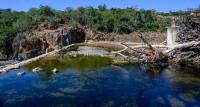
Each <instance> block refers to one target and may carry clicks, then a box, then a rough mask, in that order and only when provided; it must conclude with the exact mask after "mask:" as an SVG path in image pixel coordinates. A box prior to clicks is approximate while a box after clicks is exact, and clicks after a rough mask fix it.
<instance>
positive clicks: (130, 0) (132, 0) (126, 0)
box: [0, 0, 200, 12]
mask: <svg viewBox="0 0 200 107" xmlns="http://www.w3.org/2000/svg"><path fill="white" fill-rule="evenodd" d="M103 4H106V5H107V7H109V8H111V7H118V8H126V7H137V8H144V9H154V10H157V11H162V12H167V11H169V10H172V11H176V10H186V9H187V8H195V7H198V6H199V5H200V0H0V8H11V9H13V10H17V11H27V10H28V9H30V8H32V7H39V6H40V5H49V6H51V7H53V8H55V9H57V10H64V9H65V8H66V7H73V8H77V7H79V6H83V7H86V6H93V7H97V6H98V5H103Z"/></svg>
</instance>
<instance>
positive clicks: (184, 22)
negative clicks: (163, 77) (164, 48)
mask: <svg viewBox="0 0 200 107" xmlns="http://www.w3.org/2000/svg"><path fill="white" fill-rule="evenodd" d="M176 25H177V26H178V27H179V28H178V31H177V33H178V34H177V38H176V41H177V42H178V43H180V44H181V43H189V42H191V41H195V44H190V45H186V46H183V47H179V48H176V49H174V50H173V51H171V52H170V55H169V56H170V57H171V58H172V59H173V60H175V61H177V62H180V61H191V62H198V63H199V62H200V42H199V41H200V18H198V17H187V18H183V19H180V20H178V21H177V22H176Z"/></svg>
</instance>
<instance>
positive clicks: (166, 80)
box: [0, 57, 200, 107]
mask: <svg viewBox="0 0 200 107" xmlns="http://www.w3.org/2000/svg"><path fill="white" fill-rule="evenodd" d="M92 58H93V59H91V57H84V58H83V57H82V58H76V57H73V58H72V59H73V60H72V59H71V58H70V59H69V60H68V59H67V60H66V59H65V58H60V59H59V58H55V59H53V60H54V61H55V62H56V64H55V65H57V66H55V65H54V62H51V61H50V62H49V59H48V61H47V60H46V61H44V62H43V61H42V62H34V63H33V64H31V65H28V66H26V67H25V68H20V69H16V70H13V71H11V72H8V73H7V74H1V75H0V83H1V84H0V92H1V93H0V99H1V101H2V103H3V104H4V106H6V107H7V106H8V107H36V106H37V107H46V106H47V107H49V106H53V107H54V106H56V107H59V106H61V107H62V106H64V107H119V106H120V107H147V106H152V107H154V106H159V107H184V106H185V107H187V106H192V107H195V106H200V91H199V90H200V75H199V73H198V72H197V71H196V70H198V69H196V68H194V67H190V68H188V70H190V71H191V72H188V71H187V70H186V69H185V70H186V71H183V70H182V67H180V65H173V66H169V67H168V68H165V69H163V70H162V72H148V71H147V70H146V69H149V68H147V67H148V66H144V65H135V64H124V65H112V62H111V59H104V58H102V57H92ZM63 59H65V60H64V61H63ZM74 60H76V61H77V62H74ZM78 62H79V63H78ZM46 64H47V65H46ZM60 64H61V65H60ZM51 65H53V67H52V66H51ZM83 65H84V66H83ZM38 66H39V67H42V68H44V69H45V70H44V71H42V72H40V73H33V72H31V70H32V68H34V67H38ZM54 67H56V68H58V69H59V71H60V72H59V73H57V74H53V73H50V74H48V72H51V69H52V68H54ZM49 68H50V69H49ZM186 68H187V67H186ZM193 68H194V70H193ZM19 71H25V72H26V75H24V76H21V77H17V76H16V73H17V72H19ZM46 72H47V73H46ZM0 104H1V103H0ZM0 107H1V106H0Z"/></svg>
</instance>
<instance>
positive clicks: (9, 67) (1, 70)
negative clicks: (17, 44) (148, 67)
mask: <svg viewBox="0 0 200 107" xmlns="http://www.w3.org/2000/svg"><path fill="white" fill-rule="evenodd" d="M192 43H195V42H189V43H184V44H192ZM197 43H199V42H197ZM125 44H128V45H131V46H130V47H131V48H143V47H147V46H146V45H142V44H140V43H129V42H127V43H125ZM184 44H179V45H177V47H180V46H182V45H184ZM76 45H77V46H81V45H86V46H87V45H91V46H94V47H103V48H106V47H109V46H110V47H112V48H113V47H114V48H120V49H118V50H115V51H111V52H110V53H111V54H112V57H113V59H115V58H116V60H117V62H121V61H122V62H124V61H125V59H127V58H128V56H126V55H124V54H122V53H121V52H124V51H126V50H127V49H128V48H127V47H126V46H125V45H123V44H122V43H120V42H112V41H99V42H95V41H88V42H84V43H76V44H71V45H68V46H65V47H63V48H61V49H58V50H54V51H51V52H49V53H46V54H42V55H39V56H37V57H34V58H31V59H28V60H24V61H21V62H18V63H14V64H8V65H4V66H5V67H3V68H0V73H5V72H8V71H9V70H12V69H17V68H19V67H21V66H24V65H26V64H29V63H31V62H33V61H37V60H40V59H41V58H44V57H47V56H50V55H55V54H59V52H62V51H70V50H68V49H70V47H73V46H76ZM152 46H153V47H155V48H158V49H159V48H165V50H164V51H163V52H166V53H168V52H170V51H169V50H171V49H172V47H170V46H167V45H152ZM175 47H176V46H173V49H174V48H175ZM76 54H77V53H76ZM116 55H118V56H121V58H117V57H116ZM97 56H98V55H97ZM128 60H130V62H138V61H142V60H139V59H138V58H133V59H128ZM128 60H126V61H128ZM169 62H175V63H177V62H176V61H173V60H172V61H169ZM150 63H151V62H150Z"/></svg>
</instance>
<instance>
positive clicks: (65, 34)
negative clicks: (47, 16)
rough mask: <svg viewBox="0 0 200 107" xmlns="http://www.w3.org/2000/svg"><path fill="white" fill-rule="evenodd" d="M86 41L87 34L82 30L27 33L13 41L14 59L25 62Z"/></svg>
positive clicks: (67, 28)
mask: <svg viewBox="0 0 200 107" xmlns="http://www.w3.org/2000/svg"><path fill="white" fill-rule="evenodd" d="M84 41H85V32H84V30H83V29H81V28H71V27H60V28H58V29H55V30H42V31H31V32H25V33H22V34H18V35H17V36H16V37H15V39H14V40H13V44H12V48H13V49H12V50H13V58H14V59H16V60H25V59H29V58H33V57H35V56H38V55H40V54H44V53H46V52H50V51H53V50H55V49H59V48H61V47H63V46H67V45H69V44H72V43H79V42H84Z"/></svg>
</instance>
